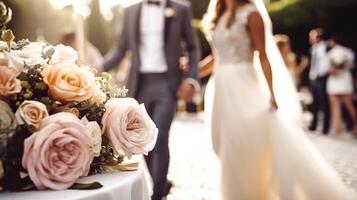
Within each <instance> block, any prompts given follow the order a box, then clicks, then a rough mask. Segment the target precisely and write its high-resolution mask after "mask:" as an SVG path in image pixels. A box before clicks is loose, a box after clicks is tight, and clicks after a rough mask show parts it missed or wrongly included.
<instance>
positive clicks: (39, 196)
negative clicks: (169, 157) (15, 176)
mask: <svg viewBox="0 0 357 200" xmlns="http://www.w3.org/2000/svg"><path fill="white" fill-rule="evenodd" d="M95 181H97V182H99V183H101V184H102V185H103V187H102V188H100V189H95V190H64V191H47V190H46V191H27V192H3V193H0V199H1V200H20V199H21V200H57V199H58V200H64V199H65V200H148V199H149V192H148V186H147V182H146V179H145V175H144V170H142V169H139V170H138V171H133V172H114V173H107V174H99V175H95V176H90V177H85V178H81V179H80V180H78V182H79V183H91V182H95Z"/></svg>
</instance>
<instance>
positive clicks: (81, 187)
mask: <svg viewBox="0 0 357 200" xmlns="http://www.w3.org/2000/svg"><path fill="white" fill-rule="evenodd" d="M102 187H103V185H102V184H100V183H99V182H93V183H74V184H73V185H72V186H71V187H70V188H69V189H71V190H94V189H99V188H102Z"/></svg>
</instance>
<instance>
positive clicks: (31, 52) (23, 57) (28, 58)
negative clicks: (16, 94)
mask: <svg viewBox="0 0 357 200" xmlns="http://www.w3.org/2000/svg"><path fill="white" fill-rule="evenodd" d="M45 46H46V44H45V43H43V42H32V43H30V44H28V45H26V46H24V47H23V49H21V50H12V51H10V52H8V53H7V57H8V61H9V67H10V68H12V69H14V70H15V71H16V72H17V74H19V73H20V72H22V71H23V70H24V65H25V64H26V65H27V66H29V67H33V66H35V65H43V64H45V63H46V60H45V59H44V58H43V57H42V51H43V49H44V48H45Z"/></svg>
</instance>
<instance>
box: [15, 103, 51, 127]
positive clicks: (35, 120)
mask: <svg viewBox="0 0 357 200" xmlns="http://www.w3.org/2000/svg"><path fill="white" fill-rule="evenodd" d="M15 116H16V119H17V122H18V123H19V124H21V125H22V124H26V125H27V126H28V128H29V130H30V131H31V132H35V131H38V130H39V129H40V128H41V124H42V120H43V119H44V118H45V117H47V116H48V112H47V108H46V106H45V104H43V103H41V102H38V101H24V102H23V103H22V104H21V105H20V106H19V108H18V109H17V111H16V113H15Z"/></svg>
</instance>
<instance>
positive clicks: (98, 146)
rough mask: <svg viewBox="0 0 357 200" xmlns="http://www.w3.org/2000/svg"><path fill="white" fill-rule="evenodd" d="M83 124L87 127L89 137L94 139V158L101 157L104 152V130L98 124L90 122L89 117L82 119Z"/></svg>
mask: <svg viewBox="0 0 357 200" xmlns="http://www.w3.org/2000/svg"><path fill="white" fill-rule="evenodd" d="M81 121H82V123H83V124H84V125H85V126H86V128H87V130H88V132H89V136H90V138H91V139H92V145H93V151H94V156H95V157H98V156H100V151H101V150H102V130H101V129H100V126H99V124H98V123H97V122H94V121H91V122H90V121H88V119H87V117H83V118H82V120H81Z"/></svg>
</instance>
